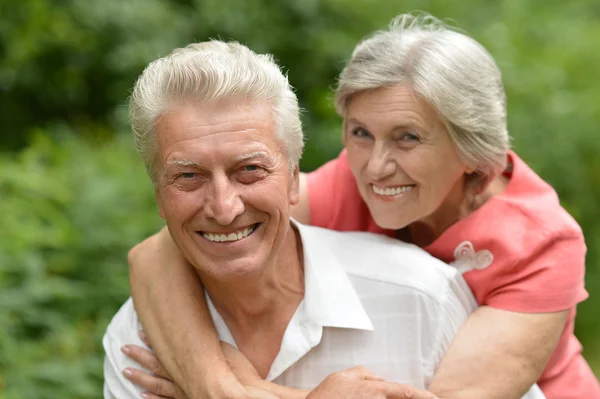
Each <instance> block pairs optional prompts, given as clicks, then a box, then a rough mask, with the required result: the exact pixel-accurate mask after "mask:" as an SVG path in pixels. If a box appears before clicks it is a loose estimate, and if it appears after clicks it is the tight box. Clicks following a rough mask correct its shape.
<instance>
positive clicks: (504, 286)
mask: <svg viewBox="0 0 600 399" xmlns="http://www.w3.org/2000/svg"><path fill="white" fill-rule="evenodd" d="M336 109H337V111H338V112H339V114H340V115H341V116H342V118H343V120H344V121H343V142H344V146H345V150H344V151H343V152H342V153H341V154H340V156H339V157H338V158H337V159H335V160H333V161H331V162H329V163H327V164H326V165H324V166H323V167H321V168H320V169H318V170H316V171H315V172H312V173H310V174H307V175H304V177H303V184H302V199H301V202H300V204H299V205H297V207H296V209H294V210H293V213H294V215H295V217H296V218H297V219H298V220H299V221H301V222H304V223H310V224H312V225H316V226H322V227H326V228H330V229H336V230H344V231H350V230H353V231H355V230H362V231H370V232H374V233H380V234H386V235H389V236H393V237H397V238H398V239H400V240H404V241H408V242H411V243H414V244H416V245H418V246H420V247H422V248H423V249H424V250H426V251H427V252H429V253H430V254H432V255H434V256H435V257H437V258H439V259H441V260H443V261H445V262H447V263H450V264H452V265H453V266H455V267H457V268H459V269H460V270H461V271H463V272H464V277H465V279H466V281H467V282H468V284H469V285H470V287H471V289H472V291H473V293H474V294H475V296H476V298H477V300H478V302H479V305H480V306H481V307H480V308H479V309H478V310H477V311H476V312H475V313H474V314H472V315H471V316H470V318H469V320H468V321H467V323H466V324H465V325H464V326H463V328H462V330H461V331H460V333H459V335H458V336H457V338H456V339H455V341H454V342H453V344H452V346H451V347H450V348H449V350H448V352H447V353H446V355H445V357H444V359H443V360H442V363H441V365H440V368H439V370H438V372H437V373H436V376H435V378H434V380H433V381H432V382H431V385H430V387H429V390H430V391H431V392H433V393H435V394H437V395H438V396H439V397H440V398H519V397H521V396H522V395H523V393H524V392H526V391H527V389H528V387H530V386H531V385H532V384H534V383H535V382H536V381H537V383H538V384H539V386H540V387H541V389H542V390H543V391H544V393H545V395H546V396H547V397H548V398H550V399H555V398H556V399H557V398H563V399H565V398H600V386H599V384H598V381H597V380H596V378H595V377H594V375H593V373H592V372H591V370H590V368H589V367H588V365H587V364H586V362H585V360H584V359H583V357H582V356H581V345H580V344H579V342H578V341H577V339H576V338H575V336H574V334H573V326H574V318H575V308H576V305H577V303H579V302H581V301H583V300H584V299H585V298H586V297H587V293H586V291H585V289H584V286H583V276H584V268H585V265H584V262H585V251H586V249H585V244H584V240H583V236H582V232H581V229H580V228H579V226H578V225H577V223H576V222H575V221H574V220H573V219H572V218H571V217H570V216H569V215H568V214H567V212H566V211H565V210H564V209H563V208H562V207H561V206H560V204H559V201H558V198H557V195H556V193H555V192H554V190H553V189H552V188H551V187H550V186H549V185H548V184H547V183H545V182H544V181H543V180H542V179H541V178H539V177H538V176H537V175H536V174H535V173H534V172H533V171H532V170H531V169H530V168H529V167H528V166H527V165H526V164H525V163H524V162H523V161H522V160H521V159H520V158H519V157H518V156H517V155H516V154H515V153H514V152H512V151H510V150H509V137H508V133H507V127H506V100H505V93H504V89H503V84H502V79H501V74H500V71H499V69H498V66H497V65H496V63H495V62H494V60H493V58H492V57H491V56H490V54H489V53H488V52H487V51H486V50H485V49H484V48H483V47H482V46H481V45H480V44H479V43H477V42H476V41H475V40H473V39H472V38H470V37H468V36H466V35H464V34H462V33H458V32H456V31H454V30H452V29H451V28H448V27H447V26H445V25H444V24H442V23H441V22H439V21H438V20H436V19H434V18H432V17H414V16H411V15H401V16H399V17H397V18H396V19H395V20H394V21H393V22H392V24H391V26H390V28H389V30H386V31H380V32H376V33H375V34H374V35H372V36H371V37H369V38H367V39H365V40H363V41H362V42H360V43H359V44H358V45H357V47H356V48H355V50H354V52H353V54H352V58H351V59H350V61H349V62H348V64H347V65H346V67H345V68H344V70H343V71H342V73H341V76H340V79H339V86H338V89H337V92H336ZM130 266H131V281H132V292H133V297H134V300H135V304H136V308H137V310H138V312H139V314H140V317H141V318H142V321H143V323H144V326H145V329H146V332H147V333H148V335H149V336H150V337H151V338H152V342H153V343H154V345H155V350H156V351H157V353H158V355H159V357H160V359H161V362H162V363H163V365H164V366H165V368H166V369H167V370H168V371H169V373H170V375H171V376H172V377H173V378H174V380H175V381H178V382H179V383H180V385H181V386H182V387H183V388H184V390H185V391H186V392H188V394H190V395H191V393H192V392H194V393H201V394H205V395H207V396H210V397H217V396H219V395H220V394H224V393H225V392H227V394H231V393H232V392H236V389H237V387H238V386H239V385H236V384H238V382H237V380H236V379H235V377H234V376H233V374H232V372H231V371H230V370H229V368H228V367H227V365H226V364H225V362H224V358H223V354H222V353H221V352H220V350H219V346H218V344H217V338H216V335H215V332H214V328H213V327H212V324H211V322H210V318H209V316H208V313H207V310H206V304H205V302H204V296H203V295H202V287H201V284H200V282H199V281H198V279H197V277H195V274H194V272H193V271H192V269H191V267H190V266H188V265H187V263H186V262H185V260H184V259H183V257H182V256H181V255H180V254H179V253H178V252H177V250H176V248H175V247H174V245H173V243H172V242H171V240H170V238H169V235H168V232H167V231H166V230H163V231H162V232H160V233H159V234H157V235H156V236H154V237H151V238H150V239H148V240H146V241H145V242H144V243H142V244H140V245H139V246H138V247H136V248H135V249H134V250H133V251H132V252H131V254H130ZM191 308H196V309H197V312H196V313H194V314H193V316H190V313H192V312H191V311H190V309H191ZM183 309H185V310H183ZM180 314H181V316H178V315H180ZM145 377H146V380H145V381H150V382H151V383H153V384H154V383H156V384H160V383H164V384H168V383H169V382H168V381H167V380H164V379H159V378H156V377H154V378H155V380H152V378H153V377H151V376H145ZM138 381H139V374H138ZM157 387H158V386H157ZM157 389H158V388H157Z"/></svg>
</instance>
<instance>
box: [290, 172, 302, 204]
mask: <svg viewBox="0 0 600 399" xmlns="http://www.w3.org/2000/svg"><path fill="white" fill-rule="evenodd" d="M298 202H300V166H299V165H296V167H295V168H294V173H293V174H292V181H291V184H290V205H296V204H298Z"/></svg>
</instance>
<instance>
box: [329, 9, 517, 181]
mask: <svg viewBox="0 0 600 399" xmlns="http://www.w3.org/2000/svg"><path fill="white" fill-rule="evenodd" d="M394 85H407V86H409V87H410V88H411V89H412V90H413V92H414V93H415V94H416V95H419V96H420V97H422V98H423V99H425V100H426V101H428V102H429V103H430V104H431V105H432V106H433V107H434V108H435V109H436V111H437V113H438V114H439V115H440V116H441V119H442V121H443V122H444V123H445V125H446V129H447V131H448V133H449V135H450V137H451V139H452V141H453V142H454V145H455V146H456V148H457V150H458V153H459V155H460V156H461V159H462V160H463V162H464V163H465V164H466V165H467V166H468V167H470V168H473V169H474V170H476V171H477V172H478V173H479V175H480V177H483V178H485V179H489V178H491V177H493V176H494V175H496V174H497V173H499V172H500V171H501V170H503V168H504V167H505V165H506V155H507V152H508V150H509V148H510V139H509V136H508V131H507V127H506V95H505V92H504V86H503V84H502V76H501V73H500V69H499V68H498V66H497V65H496V62H495V61H494V59H493V57H492V56H491V55H490V54H489V53H488V52H487V51H486V49H485V48H484V47H483V46H482V45H481V44H479V43H478V42H477V41H475V40H474V39H472V38H470V37H468V36H466V35H465V34H462V33H460V32H457V31H456V30H454V29H453V28H451V27H449V26H447V25H446V24H444V23H443V22H441V21H440V20H438V19H436V18H434V17H432V16H430V15H424V14H419V15H412V14H402V15H399V16H397V17H396V18H395V19H394V20H392V22H391V24H390V26H389V29H387V30H384V31H378V32H375V33H374V34H373V35H372V36H370V37H368V38H366V39H365V40H363V41H361V42H360V43H359V44H358V45H357V46H356V48H355V49H354V52H353V53H352V58H351V59H350V61H349V62H348V64H347V65H346V67H345V68H344V70H343V71H342V73H341V75H340V78H339V84H338V88H337V91H336V100H335V102H336V110H337V112H338V113H339V114H340V115H341V116H342V117H345V116H346V113H347V111H348V105H349V104H350V101H352V96H353V95H354V94H356V93H359V92H363V91H366V90H373V89H377V88H380V87H389V86H394Z"/></svg>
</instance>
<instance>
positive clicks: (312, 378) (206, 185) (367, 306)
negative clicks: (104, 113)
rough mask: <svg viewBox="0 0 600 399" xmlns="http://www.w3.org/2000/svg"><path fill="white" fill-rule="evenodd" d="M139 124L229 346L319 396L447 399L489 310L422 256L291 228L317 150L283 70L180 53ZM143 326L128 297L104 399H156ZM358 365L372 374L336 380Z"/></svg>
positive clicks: (146, 84)
mask: <svg viewBox="0 0 600 399" xmlns="http://www.w3.org/2000/svg"><path fill="white" fill-rule="evenodd" d="M131 124H132V129H133V132H134V134H135V136H136V142H137V145H138V149H139V151H140V153H141V155H142V158H143V160H144V162H145V164H146V167H147V169H148V172H149V174H150V177H151V178H152V181H153V183H154V186H155V193H156V198H157V204H158V208H159V212H160V215H161V217H162V218H164V219H165V220H166V222H167V226H168V228H169V231H170V234H171V235H172V237H173V239H174V241H175V243H176V244H177V246H178V248H179V249H180V250H181V251H182V253H183V254H184V255H185V257H186V258H187V259H188V260H189V261H190V263H192V264H193V265H194V266H195V268H196V270H197V273H198V275H199V276H200V278H201V279H202V282H203V283H204V287H205V290H206V297H207V300H208V302H209V307H210V309H211V316H212V318H213V321H214V323H215V326H216V327H217V331H218V333H219V336H220V338H221V340H222V341H224V342H227V343H229V344H231V345H233V346H235V347H237V349H239V351H240V352H241V353H242V354H243V355H245V357H246V358H247V359H248V360H249V362H250V363H251V365H252V366H253V367H254V368H255V369H256V372H257V376H260V377H262V378H264V379H266V380H267V381H272V382H273V383H277V384H280V385H282V386H287V387H292V388H299V389H307V390H313V391H312V393H310V395H311V396H312V397H328V398H330V397H348V398H351V397H373V398H374V397H382V398H383V397H390V398H391V397H393V398H403V397H405V396H404V395H405V394H407V392H408V393H410V395H413V396H407V397H413V398H432V397H433V395H431V394H429V393H427V392H424V391H421V390H420V389H424V388H426V387H427V385H428V383H429V382H430V381H431V379H432V377H433V375H434V373H435V371H436V369H437V367H438V364H439V362H440V359H441V358H442V356H443V354H444V352H445V350H446V348H447V347H448V346H449V344H450V342H451V340H452V339H453V337H454V336H455V334H456V332H457V331H458V329H459V327H460V325H461V324H462V323H463V322H464V321H465V320H466V318H467V316H468V314H469V313H470V312H472V311H473V309H474V308H475V306H476V305H475V301H474V299H473V297H472V295H471V293H470V290H469V289H468V287H466V285H465V283H464V281H463V279H462V277H461V276H460V274H459V273H457V272H456V270H455V269H453V268H451V267H448V266H447V265H446V264H444V263H442V262H440V261H438V260H436V259H434V258H433V257H431V256H429V255H428V254H426V253H425V252H424V251H421V250H420V249H418V248H417V247H414V246H411V245H408V244H403V243H401V242H399V241H397V240H392V239H387V238H385V237H379V236H374V235H368V234H366V233H352V234H349V233H338V232H332V231H326V230H322V229H319V228H315V227H308V226H303V225H300V224H298V223H295V222H293V221H291V220H290V206H291V205H293V204H295V203H296V202H297V201H298V195H299V194H298V192H299V190H298V184H299V183H298V175H299V169H298V161H299V158H300V155H301V152H302V147H303V136H302V130H301V125H300V120H299V115H298V103H297V99H296V97H295V95H294V93H293V91H292V89H291V87H290V85H289V84H288V82H287V79H286V78H285V77H284V76H283V74H282V73H281V72H280V70H279V68H278V67H277V65H276V64H275V63H274V62H273V61H272V59H271V58H270V57H268V56H265V55H257V54H255V53H253V52H252V51H250V50H249V49H248V48H246V47H244V46H242V45H240V44H237V43H224V42H219V41H212V42H207V43H200V44H193V45H190V46H188V47H186V48H184V49H178V50H175V51H174V52H173V53H172V54H171V55H169V56H167V57H165V58H161V59H159V60H157V61H155V62H153V63H151V64H150V65H149V66H148V68H147V69H146V70H145V71H144V73H143V74H142V76H141V77H140V79H139V80H138V82H137V83H136V86H135V88H134V91H133V95H132V98H131ZM139 328H140V324H139V321H138V318H137V315H136V313H135V310H134V307H133V303H132V301H131V299H130V300H129V301H127V302H126V303H125V305H124V306H123V307H122V308H121V309H120V310H119V312H118V313H117V315H116V316H115V317H114V319H113V320H112V322H111V324H110V325H109V327H108V329H107V332H106V335H105V337H104V341H103V343H104V348H105V351H106V360H105V390H104V396H105V398H119V399H121V398H134V397H136V398H137V397H139V395H140V393H141V392H142V389H141V388H139V387H137V386H135V385H134V384H133V383H132V382H131V381H129V379H127V378H125V376H124V375H123V374H122V371H123V370H124V369H125V368H126V367H128V366H134V365H135V364H134V363H133V362H132V361H131V360H130V359H128V358H127V357H126V356H125V354H123V353H122V351H121V348H122V346H123V345H126V344H137V345H141V346H143V345H144V344H143V343H142V341H141V340H140V338H139V337H138V329H139ZM357 364H360V365H363V366H365V367H366V368H367V369H368V370H370V372H369V371H366V370H363V369H354V370H352V371H351V372H346V373H342V374H339V373H338V374H333V373H336V372H338V371H340V370H344V369H347V368H350V367H352V366H355V365H357ZM371 372H373V373H375V374H376V375H379V376H381V377H383V378H385V380H386V381H388V382H383V381H380V380H378V378H376V377H374V374H371ZM328 376H329V377H328ZM156 378H158V377H156ZM365 380H369V381H365ZM265 384H267V385H261V387H260V388H261V389H262V388H264V389H265V390H269V391H270V392H272V393H275V394H276V395H278V396H282V397H292V396H294V397H297V396H304V395H306V394H308V392H307V391H305V392H296V391H289V390H286V389H285V388H280V387H279V386H277V385H275V384H272V385H271V384H268V383H265ZM400 384H408V385H410V386H412V387H414V388H415V389H408V388H407V386H404V385H400ZM407 389H408V390H407ZM156 393H160V394H163V395H164V396H168V395H172V396H175V395H174V394H173V393H164V392H156ZM265 395H267V394H265ZM265 397H266V396H265ZM532 397H533V396H532Z"/></svg>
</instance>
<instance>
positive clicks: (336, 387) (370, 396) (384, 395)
mask: <svg viewBox="0 0 600 399" xmlns="http://www.w3.org/2000/svg"><path fill="white" fill-rule="evenodd" d="M338 398H339V399H363V398H364V399H438V398H437V396H435V395H434V394H432V393H431V392H426V391H423V390H420V389H416V388H413V387H411V386H409V385H401V384H396V383H393V382H386V381H383V379H382V378H381V377H378V376H376V375H375V374H373V373H371V372H370V371H369V370H367V369H366V368H364V367H353V368H351V369H348V370H345V371H340V372H337V373H334V374H331V375H329V376H328V377H327V378H325V380H323V382H322V383H321V384H319V386H318V387H316V388H315V389H314V390H313V391H312V392H311V393H310V394H309V395H308V396H307V398H306V399H338Z"/></svg>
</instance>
